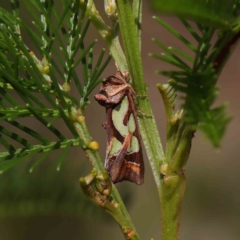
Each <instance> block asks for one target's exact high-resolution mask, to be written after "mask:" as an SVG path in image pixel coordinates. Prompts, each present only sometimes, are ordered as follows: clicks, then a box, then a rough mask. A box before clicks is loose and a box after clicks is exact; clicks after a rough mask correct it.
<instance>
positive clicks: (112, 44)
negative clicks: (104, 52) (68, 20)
mask: <svg viewBox="0 0 240 240" xmlns="http://www.w3.org/2000/svg"><path fill="white" fill-rule="evenodd" d="M84 2H85V1H84V0H80V6H81V7H83V6H84ZM86 15H87V16H88V17H90V19H91V22H92V24H93V25H94V26H95V28H96V29H97V30H98V32H99V33H100V35H101V37H102V38H103V40H104V41H105V42H106V44H107V46H108V48H109V51H110V52H111V54H112V56H113V58H114V60H115V62H116V63H117V64H118V67H119V69H121V70H126V71H127V70H128V67H127V62H126V58H125V55H124V53H123V51H122V47H121V45H120V43H119V38H118V35H117V34H116V32H115V31H113V30H112V29H111V28H110V27H108V26H107V25H106V24H105V22H104V21H103V19H102V18H101V16H100V14H99V12H98V11H97V9H96V7H95V4H94V2H93V1H92V0H88V5H87V11H86Z"/></svg>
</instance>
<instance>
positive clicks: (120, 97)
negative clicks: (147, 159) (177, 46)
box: [94, 71, 144, 184]
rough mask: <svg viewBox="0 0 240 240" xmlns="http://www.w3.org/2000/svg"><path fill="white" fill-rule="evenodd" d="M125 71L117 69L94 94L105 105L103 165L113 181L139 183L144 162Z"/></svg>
mask: <svg viewBox="0 0 240 240" xmlns="http://www.w3.org/2000/svg"><path fill="white" fill-rule="evenodd" d="M129 80H130V77H129V73H128V72H121V71H117V72H116V74H115V75H113V76H110V77H108V78H107V79H106V80H105V81H104V82H103V83H102V85H101V88H100V92H99V93H98V94H96V95H95V96H94V97H95V99H96V100H97V101H98V103H99V104H100V105H102V106H104V107H105V108H106V113H107V121H106V123H105V124H104V128H105V129H106V131H107V151H106V159H105V169H106V170H107V171H108V173H109V175H110V177H111V180H112V182H113V183H117V182H121V181H124V180H128V181H131V182H134V183H136V184H143V181H144V163H143V156H142V149H141V144H140V139H141V138H140V133H139V127H138V122H137V115H136V106H135V103H134V100H133V99H134V96H135V92H134V90H133V88H132V87H131V85H130V84H129Z"/></svg>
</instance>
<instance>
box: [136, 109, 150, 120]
mask: <svg viewBox="0 0 240 240" xmlns="http://www.w3.org/2000/svg"><path fill="white" fill-rule="evenodd" d="M137 113H138V114H137V115H138V116H140V117H142V116H144V117H148V118H152V117H153V116H152V115H151V114H146V113H144V112H142V111H141V110H140V109H138V108H137Z"/></svg>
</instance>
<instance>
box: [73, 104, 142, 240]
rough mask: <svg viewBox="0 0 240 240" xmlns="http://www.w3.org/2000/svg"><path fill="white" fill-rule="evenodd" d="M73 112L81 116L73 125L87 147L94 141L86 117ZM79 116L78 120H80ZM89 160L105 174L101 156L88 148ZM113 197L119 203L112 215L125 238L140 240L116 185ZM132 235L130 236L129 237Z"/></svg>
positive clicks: (86, 152) (85, 150)
mask: <svg viewBox="0 0 240 240" xmlns="http://www.w3.org/2000/svg"><path fill="white" fill-rule="evenodd" d="M72 111H73V112H75V113H77V112H78V113H77V115H78V114H79V116H81V118H80V119H82V120H81V121H73V125H74V127H75V129H76V131H77V133H78V134H79V136H80V138H81V139H82V141H83V142H84V145H85V146H88V144H89V142H91V141H92V138H91V136H90V134H89V131H88V128H87V125H86V123H85V117H83V115H82V113H81V112H80V110H78V111H77V109H73V110H72ZM79 116H78V117H77V118H76V119H79ZM83 150H84V152H85V154H86V156H87V158H88V159H89V161H90V163H91V165H92V166H93V167H94V168H96V169H97V171H98V172H103V171H104V167H103V164H102V161H101V158H100V155H99V153H98V152H97V151H93V150H91V149H88V148H83ZM111 196H112V198H113V200H114V201H115V202H116V203H118V205H119V206H118V207H117V208H116V209H115V213H114V214H111V213H110V214H111V215H112V216H113V217H114V218H115V219H116V220H117V222H118V223H119V225H120V228H121V230H122V232H123V234H124V236H125V238H126V239H128V240H129V239H131V240H139V239H140V238H139V236H138V234H137V232H136V229H135V227H134V225H133V223H132V221H131V219H130V216H129V214H128V211H127V209H126V207H125V205H124V203H123V201H122V199H121V196H120V195H119V193H118V191H117V189H116V187H115V186H114V184H112V193H111ZM129 234H130V236H129Z"/></svg>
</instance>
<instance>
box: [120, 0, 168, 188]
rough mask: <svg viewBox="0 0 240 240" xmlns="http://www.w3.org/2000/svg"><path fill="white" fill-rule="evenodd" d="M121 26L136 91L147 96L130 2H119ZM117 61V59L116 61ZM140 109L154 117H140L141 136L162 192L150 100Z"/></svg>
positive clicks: (142, 100)
mask: <svg viewBox="0 0 240 240" xmlns="http://www.w3.org/2000/svg"><path fill="white" fill-rule="evenodd" d="M117 7H118V13H119V24H120V29H121V34H122V38H123V44H124V48H125V52H126V58H127V63H128V66H129V72H130V74H131V77H132V79H133V85H134V89H135V90H136V92H137V94H139V95H142V96H145V95H146V94H147V89H146V84H145V82H144V78H143V69H142V61H141V56H140V52H139V42H138V37H137V32H136V25H135V22H134V16H133V13H132V10H131V6H130V3H129V1H127V0H118V1H117ZM115 60H116V59H115ZM138 107H139V109H140V110H141V111H142V112H143V113H146V114H149V115H151V116H152V117H146V116H142V117H139V123H140V131H141V136H142V139H143V142H144V145H145V148H146V151H147V155H148V159H149V161H150V164H151V167H152V171H153V175H154V178H155V182H156V184H157V186H158V191H160V172H159V168H160V165H161V164H162V163H163V162H164V153H163V148H162V144H161V141H160V137H159V134H158V129H157V126H156V122H155V119H154V117H153V115H152V109H151V106H150V103H149V100H148V98H139V99H138Z"/></svg>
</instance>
